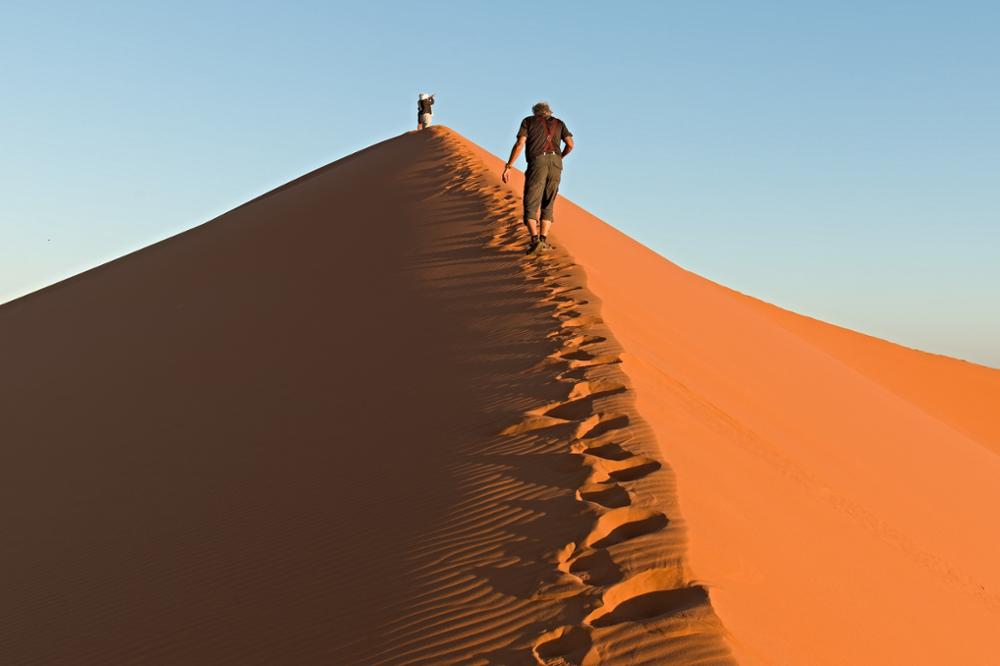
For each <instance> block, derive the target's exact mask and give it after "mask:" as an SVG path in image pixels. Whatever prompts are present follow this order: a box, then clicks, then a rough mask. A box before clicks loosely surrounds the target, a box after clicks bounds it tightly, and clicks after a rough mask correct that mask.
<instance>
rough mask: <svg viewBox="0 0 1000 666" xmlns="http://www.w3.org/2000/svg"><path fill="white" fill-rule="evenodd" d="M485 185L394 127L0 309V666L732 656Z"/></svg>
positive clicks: (445, 145) (651, 489) (604, 344)
mask: <svg viewBox="0 0 1000 666" xmlns="http://www.w3.org/2000/svg"><path fill="white" fill-rule="evenodd" d="M506 189H507V188H505V187H503V186H501V184H500V183H499V179H498V174H497V172H495V171H492V170H490V171H488V170H487V169H486V166H485V165H484V164H483V163H482V162H481V160H479V159H478V157H476V155H475V154H474V149H473V147H471V146H470V145H469V144H467V143H466V142H464V141H462V140H461V139H460V138H458V137H457V136H456V135H453V134H452V133H450V132H448V131H447V130H443V129H435V130H433V131H425V132H421V133H416V134H409V135H405V136H403V137H399V138H397V139H393V140H391V141H388V142H385V143H383V144H380V145H377V146H374V147H372V148H370V149H368V150H365V151H362V152H361V153H358V154H356V155H353V156H351V157H349V158H346V159H344V160H341V161H340V162H337V163H335V164H333V165H331V166H329V167H327V168H324V169H321V170H319V171H317V172H315V173H313V174H310V175H308V176H306V177H303V178H301V179H299V180H297V181H294V182H292V183H290V184H288V185H287V186H284V187H282V188H279V189H278V190H276V191H274V192H271V193H269V194H267V195H265V196H263V197H261V198H259V199H257V200H255V201H252V202H250V203H248V204H246V205H244V206H242V207H240V208H238V209H236V210H234V211H232V212H230V213H228V214H226V215H224V216H222V217H220V218H219V219H217V220H214V221H212V222H210V223H208V224H206V225H203V226H201V227H198V228H196V229H193V230H191V231H189V232H187V233H184V234H181V235H179V236H176V237H174V238H172V239H169V240H167V241H164V242H162V243H158V244H156V245H154V246H151V247H149V248H146V249H144V250H142V251H140V252H137V253H134V254H132V255H129V256H127V257H124V258H122V259H120V260H118V261H115V262H112V263H110V264H107V265H105V266H102V267H100V268H98V269H95V270H93V271H89V272H87V273H84V274H82V275H79V276H77V277H75V278H73V279H71V280H67V281H65V282H62V283H60V284H58V285H55V286H53V287H50V288H48V289H45V290H42V291H40V292H38V293H35V294H32V295H30V296H28V297H25V298H22V299H20V300H18V301H15V302H12V303H9V304H6V305H4V306H3V307H2V308H0V367H2V368H3V377H2V381H0V405H2V406H3V410H4V413H3V419H2V425H0V433H2V441H3V444H2V446H0V456H2V460H0V489H2V491H0V492H2V500H3V501H2V503H0V507H2V508H0V512H2V513H0V525H2V527H3V531H4V534H5V538H4V543H3V546H2V551H0V565H2V569H3V571H4V574H3V577H4V580H5V584H4V586H3V594H2V595H0V662H2V663H5V664H6V663H10V664H32V663H45V664H55V663H66V664H89V663H94V664H98V663H99V664H106V663H186V664H187V663H213V664H223V663H233V664H258V663H259V664H275V663H296V664H311V663H317V664H319V663H323V664H331V663H332V664H345V665H346V664H433V665H440V664H463V665H464V664H496V665H501V664H502V665H506V666H511V665H517V664H587V665H593V664H662V663H678V664H699V663H700V664H720V663H729V662H731V657H730V653H729V648H728V647H727V645H726V644H725V642H724V640H723V634H724V632H723V629H722V627H721V626H720V624H719V622H718V619H717V618H716V616H715V613H714V611H713V608H712V606H711V603H710V600H709V595H710V592H709V590H707V589H706V588H705V587H704V586H702V585H700V584H698V582H697V581H694V580H693V579H692V577H691V574H690V571H689V570H688V568H687V564H686V559H685V543H686V537H685V522H684V520H683V519H682V517H681V515H680V513H679V511H678V508H677V503H676V492H675V487H674V482H673V475H672V472H671V470H670V467H669V465H668V464H667V462H668V461H665V460H664V459H663V458H662V456H661V455H660V452H659V449H658V448H657V445H656V443H655V440H654V437H653V433H652V430H651V429H650V428H649V426H648V425H647V424H646V423H645V421H644V420H643V419H642V417H641V415H640V413H639V412H638V411H637V410H636V406H635V399H634V395H633V391H632V389H631V386H630V383H629V380H628V377H627V376H626V375H625V374H624V373H623V372H622V369H621V367H622V366H621V363H620V360H621V359H620V356H621V348H620V346H619V345H618V343H617V342H616V341H615V338H614V336H613V333H612V331H611V330H610V329H609V328H608V327H607V326H606V325H605V324H604V323H603V320H602V316H601V312H600V307H599V303H598V301H597V299H596V298H594V296H593V294H592V293H591V292H590V291H589V290H588V289H587V286H586V281H585V279H584V275H583V272H582V270H581V268H580V267H579V266H577V265H576V264H574V262H573V261H572V260H571V259H570V258H569V257H568V255H566V254H565V253H562V252H557V253H554V254H552V255H549V256H547V257H545V258H544V259H541V260H535V259H531V260H528V259H526V258H525V257H524V256H523V254H522V252H521V245H520V228H519V227H520V225H519V221H518V217H519V216H518V211H519V202H518V199H517V197H516V196H515V195H513V194H511V193H509V192H507V191H506Z"/></svg>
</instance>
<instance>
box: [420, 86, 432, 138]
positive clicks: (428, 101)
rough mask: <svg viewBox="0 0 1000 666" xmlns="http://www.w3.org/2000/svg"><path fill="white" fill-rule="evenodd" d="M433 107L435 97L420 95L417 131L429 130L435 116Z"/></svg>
mask: <svg viewBox="0 0 1000 666" xmlns="http://www.w3.org/2000/svg"><path fill="white" fill-rule="evenodd" d="M432 106H434V95H428V94H427V93H420V97H419V98H418V99H417V129H427V128H428V127H430V126H431V116H433V115H434V111H432V110H431V107H432Z"/></svg>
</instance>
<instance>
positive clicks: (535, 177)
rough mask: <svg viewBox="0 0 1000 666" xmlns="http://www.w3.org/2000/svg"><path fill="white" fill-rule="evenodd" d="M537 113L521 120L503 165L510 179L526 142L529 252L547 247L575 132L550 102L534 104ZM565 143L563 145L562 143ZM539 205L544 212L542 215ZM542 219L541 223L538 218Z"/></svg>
mask: <svg viewBox="0 0 1000 666" xmlns="http://www.w3.org/2000/svg"><path fill="white" fill-rule="evenodd" d="M531 110H532V112H533V113H534V115H531V116H528V117H527V118H525V119H524V120H522V121H521V127H520V129H518V130H517V141H516V142H515V143H514V147H513V148H512V149H511V151H510V159H509V160H507V164H506V165H505V166H504V168H503V176H502V178H503V182H505V183H506V182H507V179H508V177H509V174H510V170H511V169H513V168H514V162H516V161H517V157H518V155H520V154H521V149H522V148H524V145H525V143H527V144H528V150H527V152H526V153H525V157H527V159H528V170H527V171H526V172H525V174H524V224H525V225H526V226H527V227H528V231H529V232H531V241H530V242H529V243H528V252H527V254H536V253H539V252H543V251H545V250H548V249H549V248H550V247H551V246H550V245H549V229H550V228H551V227H552V208H553V206H554V205H555V202H556V195H557V194H558V193H559V179H560V177H561V176H562V169H563V158H564V157H566V156H567V155H569V153H570V151H571V150H573V134H572V132H570V131H569V129H567V128H566V123H564V122H563V121H561V120H559V119H558V118H556V117H554V116H553V115H552V109H550V108H549V105H548V103H547V102H539V103H538V104H535V105H534V106H533V107H531ZM562 143H565V144H566V147H565V148H562V147H561V144H562ZM539 208H540V209H541V215H539V212H538V211H539ZM539 220H541V226H539V224H538V222H539Z"/></svg>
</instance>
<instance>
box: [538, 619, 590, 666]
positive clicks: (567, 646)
mask: <svg viewBox="0 0 1000 666" xmlns="http://www.w3.org/2000/svg"><path fill="white" fill-rule="evenodd" d="M591 644H592V642H591V639H590V631H589V630H588V629H587V628H585V627H579V626H577V627H559V628H558V629H554V630H552V631H549V632H546V633H544V634H542V635H541V636H540V637H539V638H538V640H536V641H535V645H534V646H533V647H532V648H531V654H532V655H533V656H534V657H535V662H536V663H537V664H540V665H541V666H579V664H581V663H583V660H584V659H585V658H586V656H587V653H588V652H590V648H591Z"/></svg>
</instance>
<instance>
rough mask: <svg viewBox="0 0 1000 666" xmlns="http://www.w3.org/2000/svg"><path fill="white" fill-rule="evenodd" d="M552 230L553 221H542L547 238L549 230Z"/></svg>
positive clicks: (544, 234) (543, 233) (543, 234)
mask: <svg viewBox="0 0 1000 666" xmlns="http://www.w3.org/2000/svg"><path fill="white" fill-rule="evenodd" d="M551 228H552V220H542V233H541V235H542V236H543V237H545V238H548V237H549V229H551Z"/></svg>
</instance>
